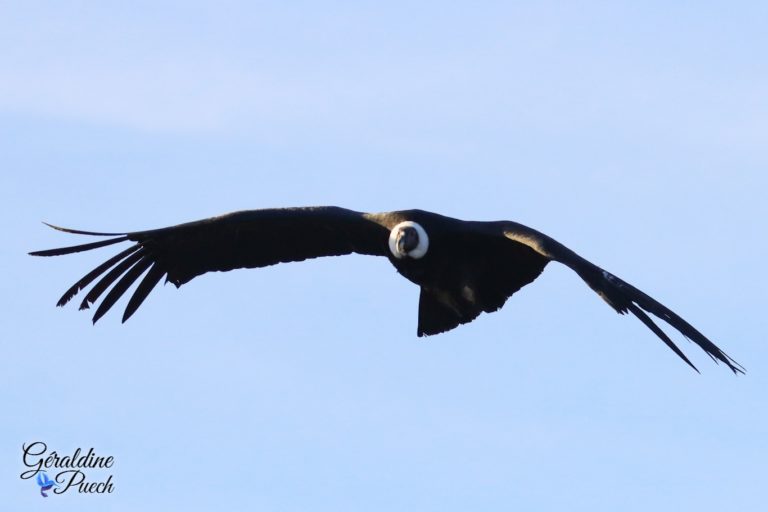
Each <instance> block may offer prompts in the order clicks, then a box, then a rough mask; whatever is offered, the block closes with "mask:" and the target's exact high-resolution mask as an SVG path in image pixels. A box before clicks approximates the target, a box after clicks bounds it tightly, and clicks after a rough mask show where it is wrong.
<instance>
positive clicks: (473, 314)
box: [30, 207, 744, 373]
mask: <svg viewBox="0 0 768 512" xmlns="http://www.w3.org/2000/svg"><path fill="white" fill-rule="evenodd" d="M51 227H52V228H54V229H58V230H60V231H65V232H67V233H74V234H79V235H92V236H108V237H114V238H108V239H106V240H102V241H98V242H92V243H87V244H83V245H76V246H72V247H63V248H59V249H49V250H45V251H35V252H32V253H30V254H32V255H34V256H59V255H62V254H71V253H75V252H80V251H88V250H91V249H97V248H100V247H105V246H108V245H112V244H117V243H120V242H128V241H130V242H135V243H134V244H133V245H131V246H130V247H128V248H127V249H125V250H124V251H122V252H120V253H119V254H117V255H115V256H113V257H112V258H110V259H108V260H107V261H105V262H104V263H103V264H101V265H99V266H98V267H96V268H95V269H93V270H92V271H91V272H89V273H88V274H86V275H85V276H84V277H83V278H82V279H80V280H79V281H77V282H76V283H75V284H74V285H72V287H70V288H69V289H68V290H67V291H66V292H65V293H64V295H62V297H61V298H60V299H59V302H58V304H57V305H58V306H63V305H64V304H66V303H67V302H69V301H70V299H72V298H73V297H74V296H75V295H76V294H77V293H78V292H79V291H80V290H82V289H83V288H85V287H87V286H88V285H90V284H91V283H92V282H94V281H96V280H97V279H98V281H96V284H95V285H94V286H93V287H92V288H91V289H90V290H89V291H88V293H87V294H86V295H85V298H84V299H83V301H82V302H81V303H80V309H88V308H89V307H90V306H91V304H94V303H96V302H97V301H98V300H99V298H100V297H101V296H102V295H104V293H105V292H106V295H105V296H104V298H103V299H102V300H101V302H100V303H99V305H98V307H97V308H96V312H95V313H94V315H93V321H94V322H96V321H97V320H98V319H99V318H101V317H102V316H103V315H104V314H105V313H106V312H107V311H109V309H110V308H111V307H112V306H113V305H114V304H115V302H116V301H117V300H118V299H119V298H120V297H121V296H122V295H123V294H124V293H125V292H126V291H127V290H128V288H129V287H130V286H131V285H132V284H133V283H135V282H136V281H138V280H139V278H140V277H141V276H142V275H143V276H144V277H143V278H142V279H141V281H140V282H139V284H138V286H137V287H136V289H135V290H134V292H133V294H132V295H131V297H130V299H129V300H128V304H127V305H126V308H125V312H124V313H123V322H125V321H126V320H127V319H128V318H130V316H131V315H133V313H134V312H136V309H138V307H139V306H140V305H141V303H142V302H143V301H144V299H145V298H146V297H147V295H148V294H149V292H150V291H152V289H153V288H154V287H155V285H157V283H158V282H159V281H160V280H161V279H163V278H165V279H166V281H170V282H172V283H173V284H175V285H176V286H177V287H179V286H181V285H183V284H184V283H187V282H189V281H190V280H192V279H193V278H195V277H197V276H199V275H201V274H205V273H206V272H211V271H228V270H234V269H237V268H255V267H265V266H268V265H274V264H277V263H286V262H290V261H302V260H305V259H308V258H318V257H320V256H339V255H343V254H350V253H359V254H369V255H373V256H386V257H387V258H389V261H390V262H391V263H392V265H394V266H395V268H396V269H397V271H398V272H399V273H400V274H402V275H403V276H404V277H405V278H406V279H408V280H409V281H411V282H413V283H415V284H417V285H418V286H419V287H420V288H421V296H420V299H419V319H418V329H417V335H418V336H426V335H431V334H438V333H441V332H445V331H448V330H450V329H453V328H454V327H457V326H458V325H461V324H465V323H468V322H471V321H472V320H474V319H475V318H477V317H478V315H480V313H482V312H486V313H491V312H493V311H496V310H498V309H499V308H501V307H502V306H503V305H504V303H505V302H506V300H507V299H508V298H509V297H510V296H511V295H512V294H513V293H515V292H516V291H518V290H519V289H520V288H522V287H523V286H525V285H527V284H528V283H530V282H532V281H533V280H534V279H536V278H537V277H538V276H539V274H541V272H542V270H544V267H545V266H546V265H547V263H549V262H550V261H557V262H559V263H562V264H564V265H566V266H568V267H570V268H571V269H572V270H574V271H575V272H576V273H577V274H578V275H579V276H580V277H581V278H582V279H583V280H584V281H585V282H586V283H587V285H589V287H590V288H592V289H593V290H594V291H595V292H596V293H597V294H598V295H600V297H602V298H603V300H605V302H607V303H608V305H610V306H611V307H612V308H613V309H614V310H616V311H617V312H618V313H621V314H625V313H627V312H630V313H632V314H634V315H635V316H636V317H637V318H638V319H640V321H641V322H643V324H645V325H646V326H647V327H648V328H649V329H650V330H651V331H653V333H654V334H656V336H658V337H659V338H660V339H661V340H662V341H664V343H666V344H667V346H668V347H669V348H670V349H672V350H673V351H674V352H675V354H677V355H678V356H680V358H682V359H683V360H684V361H685V362H686V363H688V364H689V365H690V366H691V367H692V368H693V369H694V370H696V367H695V366H694V365H693V364H692V363H691V361H689V360H688V358H687V357H686V356H685V355H684V354H683V352H682V351H681V350H680V349H679V348H678V347H677V345H675V344H674V343H673V342H672V340H671V339H670V338H669V336H667V334H666V333H665V332H664V331H662V330H661V328H659V326H658V325H656V323H654V321H653V320H652V319H651V317H650V316H649V315H648V313H651V314H653V315H655V316H656V317H658V318H660V319H662V320H664V321H665V322H666V323H668V324H669V325H671V326H672V327H674V328H675V329H677V330H678V331H680V333H681V334H683V335H684V336H685V337H686V338H688V339H689V340H692V341H693V342H694V343H696V344H697V345H699V346H700V347H701V348H702V349H703V350H704V351H705V352H706V353H707V354H708V355H709V356H710V357H711V358H712V359H713V360H715V362H717V361H720V362H722V363H725V365H727V366H728V368H730V369H731V370H732V371H733V372H734V373H743V372H744V370H743V367H742V366H741V365H739V364H738V363H737V362H736V361H734V360H733V359H731V358H730V357H729V356H728V355H727V354H725V353H724V352H723V351H722V350H720V349H719V348H718V347H717V346H716V345H715V344H714V343H712V342H711V341H710V340H709V339H707V337H705V336H704V335H703V334H701V333H700V332H699V331H698V330H696V329H695V328H694V327H693V326H691V325H690V324H689V323H688V322H686V321H685V320H683V319H682V318H681V317H680V316H678V315H677V314H675V313H674V312H673V311H671V310H670V309H668V308H667V307H665V306H664V305H662V304H660V303H659V302H657V301H656V300H654V299H653V298H651V297H650V296H648V295H646V294H645V293H643V292H642V291H640V290H638V289H637V288H635V287H633V286H632V285H630V284H628V283H626V282H624V281H622V280H621V279H619V278H618V277H616V276H614V275H613V274H611V273H609V272H607V271H605V270H603V269H602V268H600V267H598V266H596V265H594V264H592V263H590V262H589V261H587V260H585V259H584V258H582V257H581V256H579V255H578V254H576V253H575V252H573V251H572V250H570V249H568V248H567V247H565V246H564V245H562V244H560V243H559V242H557V241H555V240H553V239H552V238H550V237H548V236H546V235H544V234H542V233H540V232H538V231H536V230H534V229H531V228H529V227H526V226H523V225H522V224H518V223H516V222H510V221H496V222H474V221H463V220H459V219H454V218H450V217H445V216H443V215H438V214H436V213H431V212H426V211H423V210H404V211H395V212H387V213H361V212H356V211H352V210H347V209H344V208H338V207H311V208H280V209H264V210H249V211H242V212H235V213H230V214H227V215H222V216H219V217H212V218H210V219H204V220H200V221H197V222H190V223H187V224H180V225H178V226H172V227H167V228H161V229H153V230H148V231H136V232H133V233H96V232H91V231H80V230H75V229H67V228H61V227H57V226H52V225H51ZM696 371H698V370H696Z"/></svg>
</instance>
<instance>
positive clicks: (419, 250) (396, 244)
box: [389, 220, 429, 260]
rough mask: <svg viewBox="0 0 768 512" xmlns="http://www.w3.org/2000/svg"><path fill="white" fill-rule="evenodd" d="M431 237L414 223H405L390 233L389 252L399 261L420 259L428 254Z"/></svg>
mask: <svg viewBox="0 0 768 512" xmlns="http://www.w3.org/2000/svg"><path fill="white" fill-rule="evenodd" d="M428 248H429V237H428V236H427V232H426V231H425V230H424V228H423V227H422V226H421V225H420V224H418V223H416V222H413V221H410V220H408V221H405V222H401V223H400V224H398V225H396V226H395V227H394V228H392V231H390V233H389V250H390V251H391V252H392V255H393V256H394V257H395V258H397V259H399V260H400V259H403V258H412V259H419V258H422V257H423V256H424V255H425V254H427V249H428Z"/></svg>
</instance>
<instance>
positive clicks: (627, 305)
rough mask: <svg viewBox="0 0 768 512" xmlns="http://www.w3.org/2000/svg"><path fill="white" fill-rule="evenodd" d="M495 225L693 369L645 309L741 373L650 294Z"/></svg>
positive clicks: (514, 226) (545, 242) (536, 238)
mask: <svg viewBox="0 0 768 512" xmlns="http://www.w3.org/2000/svg"><path fill="white" fill-rule="evenodd" d="M498 225H499V227H500V228H501V230H502V231H503V233H504V236H506V237H507V238H509V239H510V240H513V241H515V242H517V243H522V244H525V245H527V246H529V247H531V248H532V249H534V250H536V251H537V252H538V253H539V254H541V255H543V256H546V257H547V258H550V259H551V260H553V261H558V262H560V263H563V264H564V265H566V266H568V267H570V268H571V269H573V270H574V271H575V272H576V273H577V274H578V275H579V276H580V277H581V278H582V279H583V280H584V281H585V282H586V283H587V284H588V285H589V287H590V288H592V289H593V290H594V291H595V292H596V293H597V294H598V295H600V297H602V298H603V300H605V301H606V302H607V303H608V304H609V305H610V306H611V307H612V308H613V309H615V310H616V311H617V312H618V313H620V314H625V313H627V312H631V313H633V314H634V315H635V316H636V317H637V318H638V319H640V321H641V322H643V324H645V325H646V326H647V327H648V328H649V329H650V330H651V331H652V332H653V333H654V334H656V336H658V337H659V338H660V339H661V340H662V341H663V342H664V343H665V344H666V345H667V346H668V347H669V348H671V349H672V350H673V351H674V352H675V354H677V355H678V356H679V357H680V358H681V359H682V360H683V361H685V362H686V363H687V364H689V365H690V366H691V367H693V368H694V369H696V367H695V366H693V364H692V363H691V362H690V361H689V360H688V358H687V357H686V356H685V355H684V354H683V352H682V351H681V350H680V348H679V347H678V346H677V345H675V343H673V342H672V340H671V339H670V338H669V336H667V335H666V334H665V333H664V331H662V330H661V328H660V327H659V326H657V325H656V324H655V323H654V322H653V321H652V320H651V318H650V317H649V316H648V315H647V314H646V312H647V313H651V314H652V315H654V316H656V317H658V318H660V319H661V320H664V321H665V322H666V323H668V324H669V325H671V326H672V327H674V328H675V329H677V330H678V331H679V332H680V333H681V334H682V335H683V336H685V337H686V338H687V339H689V340H691V341H693V342H694V343H695V344H697V345H698V346H699V347H701V349H702V350H704V352H705V353H706V354H707V355H708V356H710V357H711V358H712V359H713V360H714V361H715V362H721V363H724V364H725V365H726V366H727V367H728V368H729V369H730V370H731V371H733V372H734V373H736V374H738V373H744V371H745V370H744V367H743V366H741V365H740V364H739V363H737V362H736V361H734V360H733V359H732V358H731V357H730V356H729V355H728V354H726V353H725V352H723V351H722V350H720V348H719V347H718V346H717V345H715V344H714V343H713V342H712V341H710V340H709V339H708V338H707V337H706V336H704V335H703V334H701V333H700V332H699V331H698V330H697V329H695V328H694V327H693V326H692V325H691V324H689V323H688V322H686V321H685V320H683V318H681V317H680V316H679V315H677V314H676V313H675V312H673V311H672V310H671V309H669V308H667V307H666V306H664V305H663V304H661V303H660V302H658V301H657V300H655V299H653V298H652V297H651V296H649V295H647V294H646V293H644V292H642V291H640V290H638V289H637V288H635V287H634V286H632V285H630V284H629V283H627V282H625V281H623V280H621V279H619V278H618V277H616V276H615V275H613V274H611V273H610V272H607V271H605V270H603V269H602V268H600V267H598V266H597V265H595V264H593V263H591V262H589V261H587V260H586V259H584V258H582V257H581V256H579V255H578V254H576V253H575V252H573V251H572V250H570V249H568V248H567V247H565V246H564V245H563V244H561V243H559V242H557V241H556V240H554V239H552V238H550V237H548V236H547V235H544V234H543V233H540V232H538V231H536V230H534V229H531V228H529V227H527V226H523V225H522V224H518V223H516V222H506V221H505V222H501V223H498ZM696 371H698V370H696Z"/></svg>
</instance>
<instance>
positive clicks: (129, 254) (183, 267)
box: [30, 207, 389, 322]
mask: <svg viewBox="0 0 768 512" xmlns="http://www.w3.org/2000/svg"><path fill="white" fill-rule="evenodd" d="M48 225H49V226H50V227H52V228H54V229H56V230H59V231H63V232H66V233H72V234H77V235H87V236H115V238H110V239H108V240H102V241H99V242H91V243H87V244H81V245H75V246H70V247H62V248H58V249H48V250H43V251H34V252H31V253H30V254H31V255H33V256H60V255H65V254H72V253H76V252H81V251H89V250H92V249H98V248H101V247H105V246H108V245H112V244H117V243H120V242H125V241H133V242H135V244H134V245H132V246H131V247H128V248H127V249H125V250H123V251H121V252H120V253H118V254H117V255H115V256H113V257H111V258H109V259H108V260H106V261H105V262H104V263H102V264H101V265H99V266H97V267H96V268H94V269H93V270H91V271H90V272H88V273H87V274H86V275H85V276H83V277H82V278H80V279H79V280H78V281H77V282H76V283H75V284H74V285H72V286H71V287H69V289H67V291H66V292H64V294H63V295H62V296H61V298H60V299H59V301H58V303H57V305H59V306H63V305H64V304H66V303H67V302H69V301H70V300H71V299H72V298H73V297H74V296H75V295H77V294H78V293H79V292H80V291H81V290H82V289H84V288H85V287H87V286H88V285H90V284H91V283H92V282H94V281H96V280H97V279H98V278H100V279H99V280H98V281H96V284H95V285H93V287H92V288H91V289H90V290H89V291H88V293H87V294H86V296H85V298H84V299H83V301H82V302H81V304H80V309H88V308H89V307H90V305H91V304H94V303H95V302H96V301H98V300H99V298H100V297H101V296H102V295H103V294H104V292H106V291H107V289H109V292H108V293H107V294H106V296H105V297H104V299H103V300H102V302H101V303H100V304H99V306H98V308H97V309H96V312H95V314H94V316H93V321H94V322H96V321H97V320H99V319H100V318H101V317H102V316H103V315H104V314H105V313H107V311H109V310H110V308H112V306H114V304H115V303H116V302H117V300H118V299H119V298H120V297H121V296H122V295H124V294H125V293H126V291H127V290H128V289H129V288H130V287H131V285H132V284H134V283H135V282H136V281H138V280H139V278H140V277H141V275H142V274H143V273H144V272H146V275H145V276H144V278H143V279H142V280H141V281H140V282H139V284H138V286H137V288H136V290H135V291H134V293H133V295H132V296H131V298H130V299H129V301H128V304H127V306H126V308H125V311H124V313H123V321H125V320H127V319H128V318H130V317H131V316H132V315H133V314H134V313H135V312H136V310H137V309H138V307H139V306H140V305H141V304H142V303H143V302H144V300H145V299H146V298H147V296H148V295H149V293H150V292H151V291H152V289H153V288H154V287H155V286H156V285H157V283H158V282H159V281H160V280H161V279H162V278H163V277H166V279H167V280H168V281H171V282H172V283H174V284H175V285H176V286H177V287H178V286H181V285H182V284H184V283H187V282H189V281H190V280H191V279H193V278H195V277H196V276H199V275H201V274H204V273H206V272H212V271H229V270H234V269H238V268H256V267H264V266H267V265H274V264H277V263H284V262H292V261H302V260H305V259H308V258H317V257H322V256H339V255H343V254H350V253H359V254H370V255H376V256H384V255H386V254H387V251H388V249H387V237H388V235H389V230H388V228H387V226H386V225H385V223H384V222H383V221H382V220H381V219H379V218H378V217H377V216H376V215H371V214H364V213H360V212H355V211H352V210H347V209H344V208H337V207H313V208H283V209H265V210H248V211H241V212H235V213H230V214H227V215H221V216H218V217H212V218H210V219H203V220H200V221H196V222H190V223H186V224H180V225H178V226H171V227H167V228H161V229H154V230H148V231H136V232H131V233H101V232H94V231H82V230H76V229H69V228H62V227H59V226H53V225H51V224H48ZM148 269H149V270H148ZM147 270H148V271H147ZM110 287H111V289H110Z"/></svg>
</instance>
